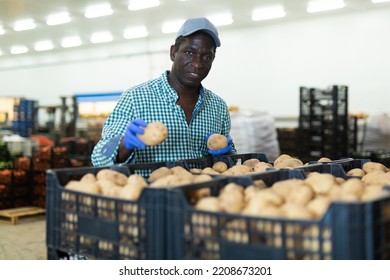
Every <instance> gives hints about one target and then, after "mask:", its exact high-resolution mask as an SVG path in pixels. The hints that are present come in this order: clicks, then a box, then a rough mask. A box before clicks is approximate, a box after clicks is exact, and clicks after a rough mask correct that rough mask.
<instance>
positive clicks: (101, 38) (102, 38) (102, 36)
mask: <svg viewBox="0 0 390 280" xmlns="http://www.w3.org/2000/svg"><path fill="white" fill-rule="evenodd" d="M112 39H113V37H112V35H111V33H110V32H108V31H104V32H96V33H93V34H92V36H91V42H92V43H94V44H99V43H105V42H110V41H112Z"/></svg>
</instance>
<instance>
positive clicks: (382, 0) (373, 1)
mask: <svg viewBox="0 0 390 280" xmlns="http://www.w3.org/2000/svg"><path fill="white" fill-rule="evenodd" d="M371 2H372V3H374V4H377V3H386V2H390V0H371Z"/></svg>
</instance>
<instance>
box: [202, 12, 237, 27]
mask: <svg viewBox="0 0 390 280" xmlns="http://www.w3.org/2000/svg"><path fill="white" fill-rule="evenodd" d="M207 18H208V19H209V20H210V21H211V22H212V23H213V24H214V25H215V26H222V25H229V24H232V23H233V17H232V15H231V14H229V13H226V14H220V15H213V16H208V17H207Z"/></svg>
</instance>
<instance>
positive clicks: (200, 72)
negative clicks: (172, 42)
mask: <svg viewBox="0 0 390 280" xmlns="http://www.w3.org/2000/svg"><path fill="white" fill-rule="evenodd" d="M214 57H215V45H214V41H213V39H212V38H211V37H210V36H208V35H207V34H204V33H195V34H194V35H191V36H188V37H185V38H184V39H183V41H182V43H181V44H180V46H179V48H178V49H176V47H175V46H172V47H171V60H172V61H173V65H172V71H171V74H172V78H173V80H174V82H175V83H179V84H180V86H181V87H184V88H197V87H199V85H200V83H201V82H202V80H203V79H204V78H206V77H207V75H208V73H209V71H210V69H211V66H212V64H213V60H214Z"/></svg>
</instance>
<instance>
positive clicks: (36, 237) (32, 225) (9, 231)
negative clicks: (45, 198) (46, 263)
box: [0, 214, 47, 260]
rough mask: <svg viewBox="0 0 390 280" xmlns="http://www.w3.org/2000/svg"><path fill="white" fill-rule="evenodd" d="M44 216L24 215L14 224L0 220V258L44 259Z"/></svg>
mask: <svg viewBox="0 0 390 280" xmlns="http://www.w3.org/2000/svg"><path fill="white" fill-rule="evenodd" d="M45 259H47V256H46V217H45V215H44V214H39V215H34V216H26V217H22V218H20V219H19V222H18V223H17V224H15V225H13V224H10V223H4V222H0V260H45Z"/></svg>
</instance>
